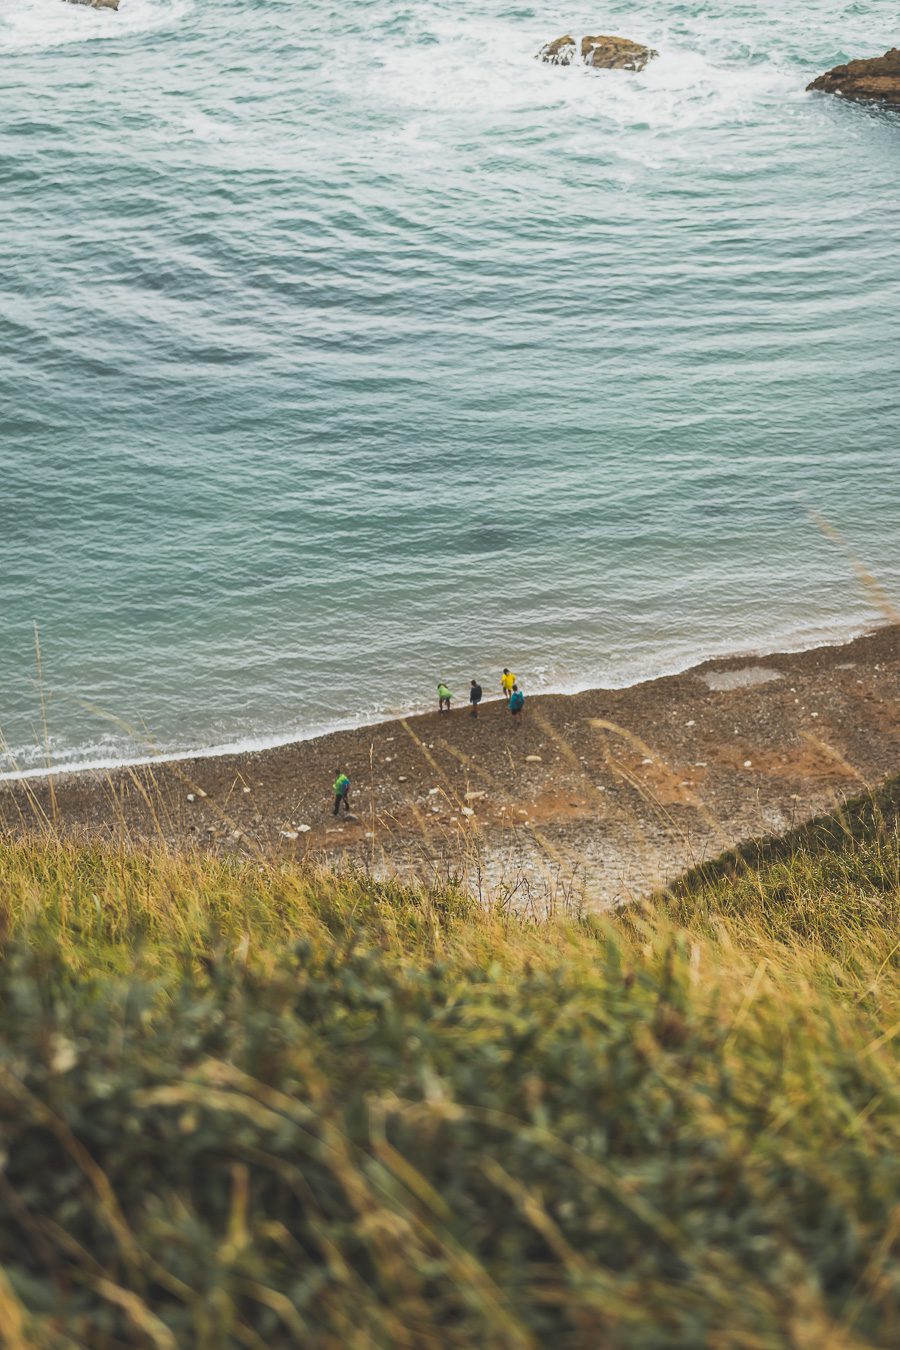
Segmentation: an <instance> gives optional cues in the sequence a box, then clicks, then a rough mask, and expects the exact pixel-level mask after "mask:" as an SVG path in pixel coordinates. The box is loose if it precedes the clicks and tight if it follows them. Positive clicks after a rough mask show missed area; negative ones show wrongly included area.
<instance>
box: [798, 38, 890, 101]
mask: <svg viewBox="0 0 900 1350" xmlns="http://www.w3.org/2000/svg"><path fill="white" fill-rule="evenodd" d="M806 87H807V89H808V90H815V91H818V92H820V93H823V94H840V95H841V96H842V97H843V98H850V99H854V100H855V101H856V102H859V103H887V104H889V105H890V106H892V107H895V108H900V47H892V48H891V50H890V51H889V52H885V54H884V56H873V57H870V58H869V59H868V60H863V61H848V62H847V64H846V65H845V66H835V67H834V70H828V71H826V72H825V74H824V75H820V76H819V78H818V79H816V80H813V82H812V84H808V85H807V86H806Z"/></svg>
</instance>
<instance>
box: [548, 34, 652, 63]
mask: <svg viewBox="0 0 900 1350" xmlns="http://www.w3.org/2000/svg"><path fill="white" fill-rule="evenodd" d="M575 55H576V46H575V39H574V38H573V37H572V36H571V35H570V34H566V36H565V37H560V38H557V39H556V40H555V42H548V43H547V44H546V46H544V47H542V48H541V50H540V51H539V52H538V54H537V59H538V60H539V61H546V62H548V63H549V64H550V65H552V66H570V65H572V63H573V62H574V60H575ZM654 56H659V52H657V51H654V50H653V48H652V47H642V46H641V44H640V43H639V42H632V41H631V39H630V38H623V37H607V36H605V35H603V34H600V35H598V36H597V37H583V38H582V39H581V59H582V61H583V62H584V64H585V65H586V66H592V67H593V68H594V70H643V69H644V66H645V65H646V64H647V62H648V61H652V60H653V58H654Z"/></svg>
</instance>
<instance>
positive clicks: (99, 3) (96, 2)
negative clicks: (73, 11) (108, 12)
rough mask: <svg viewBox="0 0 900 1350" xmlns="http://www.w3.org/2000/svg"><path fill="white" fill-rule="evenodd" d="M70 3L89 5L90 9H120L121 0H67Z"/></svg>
mask: <svg viewBox="0 0 900 1350" xmlns="http://www.w3.org/2000/svg"><path fill="white" fill-rule="evenodd" d="M66 3H67V4H69V5H87V6H88V8H89V9H118V8H119V0H66Z"/></svg>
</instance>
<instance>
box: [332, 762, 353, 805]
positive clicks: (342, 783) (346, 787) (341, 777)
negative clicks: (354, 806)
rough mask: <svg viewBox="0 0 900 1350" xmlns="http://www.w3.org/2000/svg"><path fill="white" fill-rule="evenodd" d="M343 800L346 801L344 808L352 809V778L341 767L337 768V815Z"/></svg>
mask: <svg viewBox="0 0 900 1350" xmlns="http://www.w3.org/2000/svg"><path fill="white" fill-rule="evenodd" d="M341 802H343V803H344V810H345V811H349V810H350V779H349V778H348V777H347V775H346V774H345V773H342V772H341V770H340V769H338V770H337V777H336V778H335V780H334V814H335V815H337V813H338V811H340V809H341Z"/></svg>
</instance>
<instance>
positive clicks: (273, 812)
mask: <svg viewBox="0 0 900 1350" xmlns="http://www.w3.org/2000/svg"><path fill="white" fill-rule="evenodd" d="M485 687H486V688H487V684H486V683H485ZM337 769H341V770H344V771H346V772H347V773H348V774H349V775H350V778H351V780H352V783H353V790H352V794H351V805H352V814H350V815H349V816H348V815H345V814H344V813H342V814H341V816H340V817H339V818H338V819H335V817H334V816H333V815H332V802H333V798H332V796H331V785H332V782H333V780H334V776H335V770H337ZM898 769H900V627H897V626H889V627H884V628H880V629H878V630H876V631H875V632H874V633H871V634H869V635H868V636H865V637H862V638H858V639H857V640H856V641H854V642H851V643H848V644H846V645H843V646H834V647H820V648H816V649H815V650H812V651H807V652H800V653H796V654H772V655H769V656H766V657H762V658H747V657H741V658H733V659H725V660H717V661H709V662H706V663H704V664H703V665H700V666H697V667H695V668H694V669H692V670H689V671H686V672H685V673H684V674H681V675H673V676H667V677H665V678H663V679H658V680H650V681H647V682H646V683H643V684H638V685H634V686H632V687H631V688H629V689H618V690H607V689H594V690H590V691H587V692H584V693H579V694H572V695H551V694H547V695H541V696H535V697H530V698H528V699H527V703H526V710H525V715H524V717H523V718H522V720H521V725H514V724H513V719H512V718H511V717H510V715H509V713H508V712H507V711H506V708H505V705H504V704H503V703H502V702H500V701H499V700H497V701H488V702H486V703H483V704H482V707H481V712H480V715H479V717H478V719H477V721H475V720H473V719H472V718H471V717H470V716H469V711H468V708H467V707H466V706H459V707H456V706H454V708H453V710H452V712H451V713H449V714H446V713H445V714H438V713H437V712H433V713H430V714H425V715H419V716H415V717H409V718H405V719H399V720H396V721H390V722H384V723H381V724H379V725H377V726H371V727H363V728H357V729H353V730H349V731H341V732H335V733H333V734H331V735H328V736H322V737H319V738H317V739H315V740H310V741H300V742H296V743H294V744H291V745H285V746H279V747H277V748H275V749H271V750H263V751H253V752H247V753H244V754H238V755H224V756H220V757H211V758H208V759H199V760H198V759H191V760H180V761H175V762H171V763H163V762H159V763H156V764H151V765H147V766H142V767H139V768H122V769H117V770H114V771H111V772H109V771H104V772H97V771H88V772H82V773H78V774H67V775H60V776H56V777H54V778H53V779H52V780H48V779H31V780H27V781H19V782H14V783H5V784H2V785H0V827H2V828H3V829H5V830H7V831H14V832H15V831H20V830H22V829H32V828H34V827H35V825H38V826H40V825H41V824H42V823H44V822H47V821H51V822H55V824H56V826H57V827H58V828H60V829H61V830H63V831H65V832H69V833H72V834H75V835H77V836H79V837H91V838H102V839H120V838H123V837H124V838H127V839H128V840H130V841H132V842H134V843H143V842H145V841H148V840H152V839H163V840H165V841H166V842H167V844H168V845H169V846H171V847H174V848H190V849H205V850H211V851H214V852H216V853H224V854H235V855H243V856H247V857H259V856H264V857H265V858H267V859H272V858H276V859H277V858H280V857H284V858H301V859H302V858H306V859H309V860H313V859H315V860H317V861H325V862H327V863H329V864H337V865H355V866H362V867H366V868H368V869H370V870H372V871H374V872H376V873H378V874H379V875H394V874H396V875H400V876H403V877H424V878H433V877H446V876H447V875H458V876H460V877H461V879H462V880H463V881H464V883H465V884H466V885H468V886H469V887H471V888H473V889H475V890H479V891H480V892H481V893H487V892H490V893H497V892H498V891H499V892H500V893H501V894H509V895H510V896H512V898H513V901H514V903H518V904H523V905H527V904H529V903H532V902H533V903H534V904H535V905H536V906H540V907H541V908H544V907H546V905H547V903H548V901H550V902H554V903H560V902H562V901H563V900H564V899H567V898H576V899H579V900H583V901H584V902H586V903H587V904H588V905H589V906H591V907H602V906H604V905H606V904H609V903H614V902H619V901H623V900H628V899H630V898H633V897H635V896H638V895H641V894H644V893H646V892H647V891H648V890H649V889H650V888H652V887H653V886H655V885H658V884H659V883H661V882H664V881H665V880H667V879H669V878H671V877H672V876H673V875H675V874H677V872H679V871H680V870H681V869H682V868H683V867H684V866H686V865H690V864H693V863H696V862H699V861H700V860H702V859H703V858H704V857H709V856H713V855H715V854H716V853H718V852H720V851H721V850H722V849H724V848H726V847H730V846H731V845H733V844H735V843H737V842H739V841H740V840H742V839H745V838H747V837H748V836H750V835H754V834H760V833H776V832H780V831H783V830H784V829H787V828H789V827H790V826H791V825H792V824H796V823H798V822H799V821H801V820H803V819H804V818H806V817H808V816H810V815H813V814H815V813H816V812H818V811H821V810H825V809H827V808H829V807H831V806H833V805H834V804H835V802H836V801H838V800H840V799H841V798H842V797H847V796H851V795H854V794H856V793H857V792H859V791H861V790H862V789H863V788H864V787H865V786H866V785H874V784H876V783H878V782H880V781H881V780H882V779H884V778H885V777H887V776H888V775H890V774H892V773H895V772H897V771H898Z"/></svg>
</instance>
